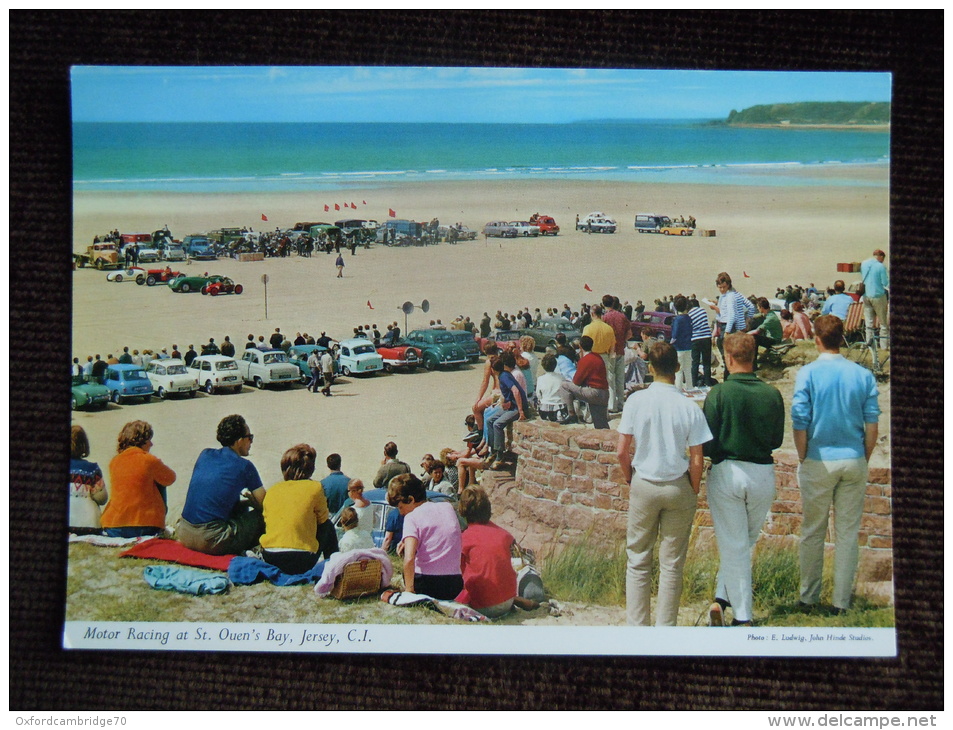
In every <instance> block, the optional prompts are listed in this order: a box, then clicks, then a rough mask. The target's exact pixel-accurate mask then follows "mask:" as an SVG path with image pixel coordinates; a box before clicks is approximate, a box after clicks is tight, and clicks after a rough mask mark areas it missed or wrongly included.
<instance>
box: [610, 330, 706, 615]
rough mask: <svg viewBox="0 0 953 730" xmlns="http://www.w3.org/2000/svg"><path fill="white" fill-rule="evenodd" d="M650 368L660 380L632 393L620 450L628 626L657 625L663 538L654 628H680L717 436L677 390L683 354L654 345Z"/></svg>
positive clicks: (624, 414) (624, 412) (667, 346)
mask: <svg viewBox="0 0 953 730" xmlns="http://www.w3.org/2000/svg"><path fill="white" fill-rule="evenodd" d="M649 371H650V372H651V373H652V374H653V375H654V377H655V380H654V382H653V383H652V384H651V385H650V386H649V387H648V388H646V389H645V390H641V391H638V392H636V393H633V394H632V395H630V396H629V398H628V399H627V400H626V402H625V406H624V407H623V409H622V422H621V423H620V424H619V442H618V447H617V449H616V455H617V456H618V459H619V466H620V467H621V468H622V475H623V477H624V478H625V481H626V483H627V484H631V487H630V489H629V520H628V526H627V529H626V553H627V555H628V560H627V565H626V575H625V599H626V600H625V602H626V623H627V624H629V625H630V626H648V625H650V623H651V596H652V559H653V551H654V549H655V543H656V541H657V540H658V538H660V537H661V545H660V547H659V588H658V601H657V603H656V608H655V613H656V619H655V625H656V626H675V625H676V622H677V619H678V605H679V601H680V599H681V596H682V570H683V568H684V566H685V554H686V552H687V551H688V538H689V535H690V534H691V530H692V519H693V518H694V516H695V506H696V504H697V501H698V497H697V495H698V488H699V485H700V484H701V478H702V468H703V466H704V455H703V453H702V446H703V444H704V443H705V442H707V441H710V440H711V438H712V436H711V431H710V430H709V428H708V423H707V422H706V420H705V415H704V413H702V410H701V408H699V407H698V406H697V405H696V404H695V403H694V402H693V401H692V400H690V399H688V398H686V397H685V396H684V395H682V393H681V391H679V390H678V389H676V388H675V373H676V372H677V371H678V355H677V354H676V352H675V348H674V347H672V345H671V344H669V343H667V342H656V343H655V344H653V345H652V347H651V349H650V350H649ZM633 446H634V451H633ZM686 450H687V451H688V456H687V457H686V455H685V451H686Z"/></svg>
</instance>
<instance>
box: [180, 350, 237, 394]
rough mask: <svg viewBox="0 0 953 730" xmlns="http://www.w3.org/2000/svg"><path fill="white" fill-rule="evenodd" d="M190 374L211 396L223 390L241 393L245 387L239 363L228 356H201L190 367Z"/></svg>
mask: <svg viewBox="0 0 953 730" xmlns="http://www.w3.org/2000/svg"><path fill="white" fill-rule="evenodd" d="M189 372H190V373H191V374H193V375H194V376H195V378H196V380H198V382H199V387H200V388H202V389H204V390H205V392H206V393H208V394H209V395H212V394H213V393H215V392H216V391H223V390H231V391H232V392H233V393H240V392H241V390H242V387H243V385H244V383H243V382H242V375H241V373H240V372H239V370H238V362H237V361H236V360H235V358H234V357H228V356H226V355H199V356H198V357H197V358H195V359H194V360H193V361H192V362H191V364H190V365H189Z"/></svg>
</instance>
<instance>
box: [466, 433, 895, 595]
mask: <svg viewBox="0 0 953 730" xmlns="http://www.w3.org/2000/svg"><path fill="white" fill-rule="evenodd" d="M514 432H515V435H514V446H513V450H514V451H515V452H516V453H517V454H518V456H519V459H518V462H517V467H516V477H515V479H508V478H505V477H496V478H490V479H487V478H484V480H483V484H484V486H485V487H486V488H487V489H488V490H489V491H490V492H491V495H490V496H491V499H492V501H493V509H494V514H495V515H498V516H499V520H498V521H500V522H501V523H506V524H507V526H509V527H514V526H516V525H519V526H520V530H521V534H517V535H516V537H517V539H519V540H521V542H522V543H524V545H525V546H527V547H531V548H533V549H536V550H539V549H540V548H542V547H544V546H545V545H546V544H547V543H552V542H554V541H555V542H566V541H567V540H569V539H572V538H575V537H579V536H580V535H584V534H586V535H588V536H589V539H592V540H594V541H601V542H613V543H615V542H617V541H619V540H623V539H624V538H625V524H626V513H627V511H628V507H629V500H628V487H627V486H625V485H623V484H622V483H621V479H622V472H621V469H620V468H619V465H618V462H617V460H616V455H615V449H616V441H617V438H618V434H617V433H616V432H615V431H612V430H605V431H597V430H593V429H591V428H582V427H571V426H555V425H551V424H548V423H546V422H545V421H524V422H517V423H516V424H515V429H514ZM775 465H776V466H775V474H776V478H777V497H776V499H775V502H774V504H773V506H772V507H771V511H770V512H769V513H768V517H767V519H766V520H765V525H764V528H763V530H762V539H768V540H775V541H781V542H788V543H793V544H796V539H797V535H798V533H799V531H800V526H801V493H800V489H799V488H798V484H797V455H796V454H793V453H790V452H777V453H776V454H775ZM890 479H891V474H890V469H876V468H875V469H871V470H870V477H869V484H868V486H867V499H866V501H865V505H864V516H863V520H862V521H861V532H860V538H859V540H860V548H861V550H860V553H861V554H860V569H859V571H858V580H859V582H860V583H882V584H887V585H880V586H879V587H872V588H871V591H870V592H873V593H878V594H881V595H882V594H885V593H889V592H890V586H889V582H890V581H891V580H892V577H893V530H892V525H891V513H892V502H891V485H890ZM495 519H496V518H495ZM711 525H712V523H711V514H710V513H709V511H708V502H707V500H706V489H705V484H704V482H703V483H702V488H701V493H700V495H699V505H698V511H697V512H696V514H695V539H696V540H714V530H713V528H712V526H711ZM831 539H832V538H831V535H830V534H829V535H828V542H829V543H830V541H831ZM829 547H830V546H829Z"/></svg>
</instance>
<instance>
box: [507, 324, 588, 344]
mask: <svg viewBox="0 0 953 730" xmlns="http://www.w3.org/2000/svg"><path fill="white" fill-rule="evenodd" d="M560 332H562V333H563V334H564V335H566V340H567V341H568V342H570V343H571V342H573V341H575V340H578V339H579V338H580V337H582V332H581V331H580V330H578V329H577V328H576V327H574V326H573V325H572V324H570V323H569V322H568V321H566V320H565V319H564V318H563V317H543V318H542V319H540V320H539V322H534V323H533V326H532V327H526V328H524V329H522V330H519V333H520V335H528V336H529V337H532V338H533V342H535V343H536V348H535V349H537V350H545V349H546V348H547V347H550V348H552V349H554V350H555V349H556V335H558V334H559V333H560Z"/></svg>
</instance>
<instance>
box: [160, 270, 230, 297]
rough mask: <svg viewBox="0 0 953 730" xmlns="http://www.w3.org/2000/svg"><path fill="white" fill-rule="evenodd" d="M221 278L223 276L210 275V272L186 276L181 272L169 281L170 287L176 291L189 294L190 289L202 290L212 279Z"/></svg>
mask: <svg viewBox="0 0 953 730" xmlns="http://www.w3.org/2000/svg"><path fill="white" fill-rule="evenodd" d="M221 278H222V277H221V276H209V275H208V273H206V274H205V275H204V276H186V275H185V274H180V275H179V276H177V277H175V278H174V279H172V280H170V281H169V288H170V289H171V290H172V291H174V292H182V293H183V294H187V293H188V292H190V291H202V290H203V289H204V288H205V286H206V285H207V284H208V283H209V282H210V281H212V280H214V279H221Z"/></svg>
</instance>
